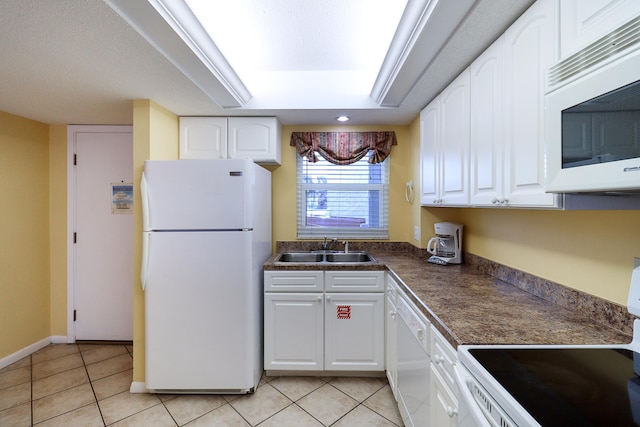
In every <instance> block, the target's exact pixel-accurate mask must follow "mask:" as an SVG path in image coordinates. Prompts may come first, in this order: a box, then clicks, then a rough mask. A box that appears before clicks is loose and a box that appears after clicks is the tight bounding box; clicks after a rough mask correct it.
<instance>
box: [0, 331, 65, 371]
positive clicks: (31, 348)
mask: <svg viewBox="0 0 640 427" xmlns="http://www.w3.org/2000/svg"><path fill="white" fill-rule="evenodd" d="M64 338H65V342H66V339H67V337H64ZM51 339H52V337H47V338H43V339H41V340H40V341H38V342H35V343H33V344H31V345H28V346H26V347H25V348H23V349H21V350H18V351H16V352H15V353H13V354H10V355H8V356H7V357H4V358H2V359H0V369H2V368H4V367H7V366H9V365H11V364H12V363H15V362H17V361H18V360H20V359H22V358H25V357H27V356H29V355H31V354H32V353H35V352H36V351H38V350H40V349H41V348H44V347H46V346H48V345H49V344H51Z"/></svg>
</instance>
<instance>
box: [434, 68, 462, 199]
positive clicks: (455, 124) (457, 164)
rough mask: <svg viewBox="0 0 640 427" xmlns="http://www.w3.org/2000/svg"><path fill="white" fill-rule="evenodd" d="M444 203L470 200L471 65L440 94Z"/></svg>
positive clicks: (441, 169)
mask: <svg viewBox="0 0 640 427" xmlns="http://www.w3.org/2000/svg"><path fill="white" fill-rule="evenodd" d="M440 123H441V134H440V149H441V153H442V154H441V156H440V157H441V158H440V179H441V180H442V185H441V188H442V205H446V206H466V205H468V204H469V69H466V70H465V71H463V72H462V74H460V75H459V76H458V77H457V78H456V79H455V80H454V81H453V82H452V83H451V84H450V85H449V86H447V88H446V89H445V90H444V91H443V92H442V94H441V95H440Z"/></svg>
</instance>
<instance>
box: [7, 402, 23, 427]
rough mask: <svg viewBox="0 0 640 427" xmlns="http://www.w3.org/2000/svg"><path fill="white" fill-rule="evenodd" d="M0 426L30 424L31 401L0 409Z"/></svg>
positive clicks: (15, 426) (14, 426)
mask: <svg viewBox="0 0 640 427" xmlns="http://www.w3.org/2000/svg"><path fill="white" fill-rule="evenodd" d="M0 426H11V427H29V426H31V402H27V403H23V404H22V405H19V406H14V407H13V408H9V409H5V410H4V411H0Z"/></svg>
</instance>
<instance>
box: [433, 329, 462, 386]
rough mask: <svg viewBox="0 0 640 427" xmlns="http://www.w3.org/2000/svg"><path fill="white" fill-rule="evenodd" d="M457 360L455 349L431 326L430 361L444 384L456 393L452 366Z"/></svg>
mask: <svg viewBox="0 0 640 427" xmlns="http://www.w3.org/2000/svg"><path fill="white" fill-rule="evenodd" d="M457 361H458V356H457V354H456V350H455V349H454V348H453V346H451V344H449V343H448V342H447V340H446V339H445V338H444V337H443V336H442V334H441V333H440V332H439V331H438V330H437V329H436V328H435V327H434V326H433V325H432V326H431V362H432V363H433V365H434V366H435V369H437V370H438V372H439V373H440V375H441V376H442V378H443V380H444V382H445V384H446V385H447V386H448V387H449V388H450V389H451V390H453V391H454V393H457V389H458V388H457V386H456V381H455V373H454V370H453V366H454V365H455V364H456V362H457Z"/></svg>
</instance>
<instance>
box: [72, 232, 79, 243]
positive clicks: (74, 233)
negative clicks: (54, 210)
mask: <svg viewBox="0 0 640 427" xmlns="http://www.w3.org/2000/svg"><path fill="white" fill-rule="evenodd" d="M73 243H78V233H76V232H75V231H74V232H73Z"/></svg>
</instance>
